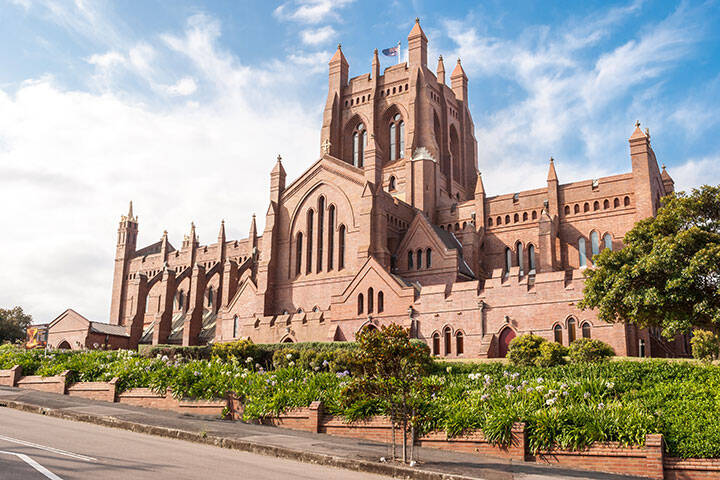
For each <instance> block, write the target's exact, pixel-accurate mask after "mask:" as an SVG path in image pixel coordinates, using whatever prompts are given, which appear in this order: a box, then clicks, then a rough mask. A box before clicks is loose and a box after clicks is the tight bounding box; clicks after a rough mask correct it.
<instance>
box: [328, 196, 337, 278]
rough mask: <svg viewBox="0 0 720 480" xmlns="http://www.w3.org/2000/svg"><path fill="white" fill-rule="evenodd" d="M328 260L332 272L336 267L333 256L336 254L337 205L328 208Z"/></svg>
mask: <svg viewBox="0 0 720 480" xmlns="http://www.w3.org/2000/svg"><path fill="white" fill-rule="evenodd" d="M327 240H328V258H327V268H328V271H330V270H332V269H333V267H334V264H333V255H334V254H335V252H334V250H335V205H330V208H328V239H327Z"/></svg>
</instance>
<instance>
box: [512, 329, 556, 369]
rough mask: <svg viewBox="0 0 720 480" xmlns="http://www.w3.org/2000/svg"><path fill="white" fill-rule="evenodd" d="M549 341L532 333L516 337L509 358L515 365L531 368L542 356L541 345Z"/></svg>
mask: <svg viewBox="0 0 720 480" xmlns="http://www.w3.org/2000/svg"><path fill="white" fill-rule="evenodd" d="M546 342H547V340H545V339H544V338H542V337H541V336H539V335H533V334H532V333H529V334H525V335H520V336H519V337H515V338H514V339H512V341H511V342H510V346H509V348H508V358H509V359H510V361H511V362H512V363H513V365H522V366H527V367H529V366H531V365H535V361H536V360H537V358H538V357H539V356H540V345H542V344H543V343H546Z"/></svg>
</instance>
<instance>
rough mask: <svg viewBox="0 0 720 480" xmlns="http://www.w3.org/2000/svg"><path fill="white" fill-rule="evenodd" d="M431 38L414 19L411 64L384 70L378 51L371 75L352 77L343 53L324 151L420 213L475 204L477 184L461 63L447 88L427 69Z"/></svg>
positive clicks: (335, 60)
mask: <svg viewBox="0 0 720 480" xmlns="http://www.w3.org/2000/svg"><path fill="white" fill-rule="evenodd" d="M427 44H428V40H427V37H426V36H425V33H424V32H423V30H422V28H421V27H420V21H419V20H418V19H415V25H414V26H413V28H412V30H411V31H410V34H409V35H408V61H407V62H403V63H400V64H398V65H393V66H390V67H387V68H385V70H384V71H383V73H382V74H381V73H380V61H379V59H378V52H377V49H376V50H375V52H374V53H373V58H372V62H371V70H370V73H367V74H363V75H359V76H357V77H353V78H349V77H348V69H349V65H348V62H347V60H346V59H345V56H344V55H343V52H342V48H341V47H340V45H338V48H337V51H336V52H335V54H334V55H333V57H332V59H331V60H330V63H329V77H328V79H329V84H328V97H327V102H326V104H325V112H324V115H323V127H322V134H321V139H320V141H321V146H322V147H321V148H322V152H323V153H324V154H327V155H331V156H333V157H336V158H338V159H340V160H342V161H344V162H347V163H349V164H351V165H354V166H355V167H357V168H358V169H361V170H363V172H364V174H365V178H366V179H367V181H368V182H370V183H373V184H374V185H382V187H383V188H384V189H385V190H387V191H388V192H390V193H391V194H392V195H393V196H396V197H397V198H399V199H401V200H403V201H405V202H407V203H409V204H410V205H412V206H414V207H416V208H418V209H420V210H422V211H423V212H425V214H426V215H427V216H428V218H430V219H431V220H432V219H433V218H434V217H435V211H436V209H437V207H440V206H445V205H447V204H451V203H454V202H458V201H464V200H469V199H470V198H471V197H472V196H473V193H474V188H475V183H476V180H477V142H476V140H475V136H474V125H473V122H472V117H471V116H470V111H469V108H468V103H467V82H468V79H467V76H466V75H465V72H464V71H463V68H462V65H461V64H460V60H459V59H458V61H457V64H456V66H455V68H454V70H453V72H452V74H451V76H450V81H451V87H448V86H447V85H446V84H445V66H444V63H443V59H442V57H440V58H439V59H438V66H437V75H436V74H434V73H433V72H431V71H430V70H429V69H428V67H427Z"/></svg>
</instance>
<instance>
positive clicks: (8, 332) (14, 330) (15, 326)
mask: <svg viewBox="0 0 720 480" xmlns="http://www.w3.org/2000/svg"><path fill="white" fill-rule="evenodd" d="M31 323H32V316H31V315H28V314H27V313H25V312H23V309H22V307H15V308H0V343H3V342H16V341H18V340H25V337H26V335H27V334H26V330H27V327H29V326H30V324H31Z"/></svg>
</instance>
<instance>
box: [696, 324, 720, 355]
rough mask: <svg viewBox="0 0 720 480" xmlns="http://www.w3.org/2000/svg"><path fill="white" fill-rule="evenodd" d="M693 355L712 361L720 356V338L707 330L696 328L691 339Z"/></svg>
mask: <svg viewBox="0 0 720 480" xmlns="http://www.w3.org/2000/svg"><path fill="white" fill-rule="evenodd" d="M690 344H691V345H692V354H693V357H695V358H697V359H698V360H702V361H704V362H711V361H713V360H717V359H718V357H720V338H719V337H718V336H717V335H715V334H714V333H713V332H709V331H707V330H695V332H693V337H692V339H691V340H690Z"/></svg>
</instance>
